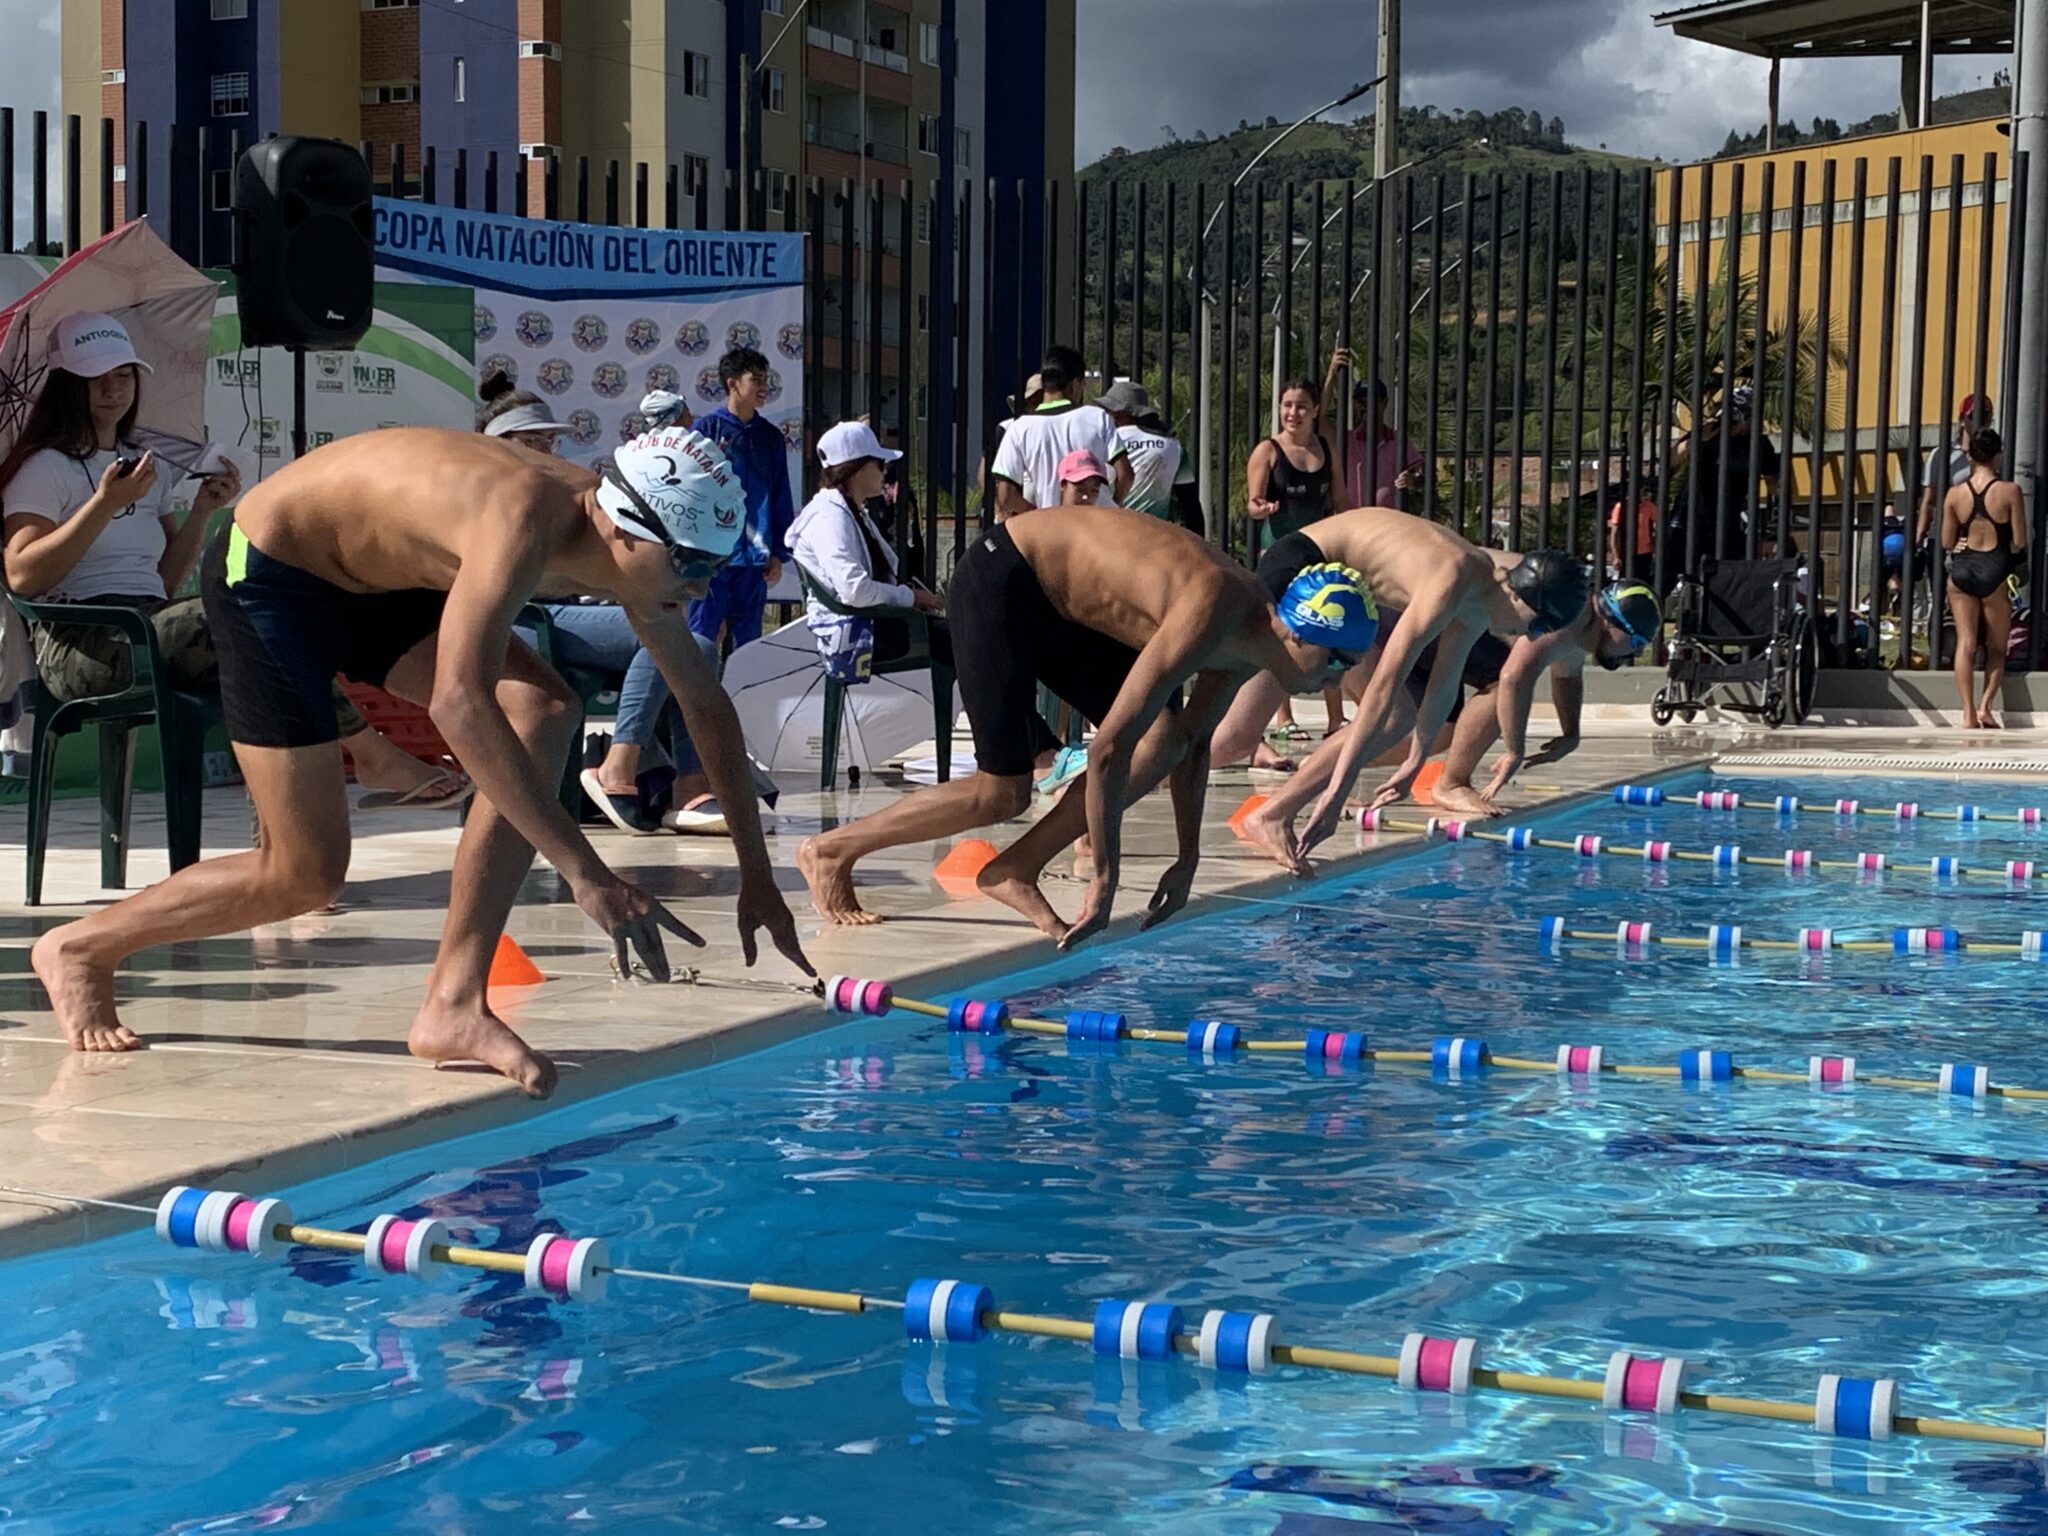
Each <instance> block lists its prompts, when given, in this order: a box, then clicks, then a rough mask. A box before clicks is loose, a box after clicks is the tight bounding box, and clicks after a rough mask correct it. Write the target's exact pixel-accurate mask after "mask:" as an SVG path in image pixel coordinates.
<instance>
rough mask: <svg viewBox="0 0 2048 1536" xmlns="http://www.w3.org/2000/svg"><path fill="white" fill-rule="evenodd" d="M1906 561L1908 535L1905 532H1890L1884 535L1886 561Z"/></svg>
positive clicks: (1891, 563)
mask: <svg viewBox="0 0 2048 1536" xmlns="http://www.w3.org/2000/svg"><path fill="white" fill-rule="evenodd" d="M1905 562H1906V536H1905V534H1903V533H1888V534H1886V535H1885V536H1884V563H1885V564H1886V565H1903V564H1905Z"/></svg>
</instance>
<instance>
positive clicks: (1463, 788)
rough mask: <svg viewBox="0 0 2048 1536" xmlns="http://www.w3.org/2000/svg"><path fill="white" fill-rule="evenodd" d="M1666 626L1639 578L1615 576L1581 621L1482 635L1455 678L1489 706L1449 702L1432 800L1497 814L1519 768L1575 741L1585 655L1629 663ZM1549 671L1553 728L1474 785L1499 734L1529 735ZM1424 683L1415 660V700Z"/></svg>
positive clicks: (1462, 811) (1410, 686) (1611, 664)
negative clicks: (1537, 745)
mask: <svg viewBox="0 0 2048 1536" xmlns="http://www.w3.org/2000/svg"><path fill="white" fill-rule="evenodd" d="M1663 627H1664V611H1663V609H1662V608H1661V607H1660V606H1659V605H1658V602H1657V597H1656V594H1655V593H1653V592H1652V591H1651V590H1650V589H1649V588H1648V587H1646V586H1644V585H1643V584H1642V583H1641V582H1639V581H1616V582H1610V583H1609V584H1608V585H1607V586H1605V587H1602V588H1601V589H1600V590H1599V591H1598V592H1597V593H1595V594H1594V595H1593V601H1592V602H1591V603H1590V604H1589V605H1588V606H1587V609H1586V611H1585V613H1584V614H1583V615H1582V616H1581V617H1580V618H1579V620H1578V622H1576V623H1574V624H1572V625H1570V626H1569V627H1567V628H1565V629H1560V630H1558V631H1557V632H1556V633H1554V634H1548V635H1545V636H1543V637H1542V638H1541V639H1530V638H1528V637H1527V636H1524V637H1523V638H1522V639H1520V640H1517V641H1516V642H1515V643H1514V644H1513V645H1512V646H1509V645H1508V644H1506V643H1505V642H1504V641H1502V640H1500V639H1499V638H1497V637H1496V636H1493V635H1482V636H1480V637H1479V639H1478V640H1477V641H1476V642H1475V643H1474V644H1473V647H1472V650H1471V652H1470V653H1469V654H1468V655H1467V656H1466V658H1465V668H1464V672H1463V674H1462V675H1461V677H1460V682H1461V684H1462V685H1463V686H1464V687H1465V688H1469V689H1471V690H1472V693H1473V695H1474V697H1473V699H1472V701H1471V702H1472V703H1473V704H1474V705H1477V704H1479V703H1480V702H1481V701H1482V700H1483V701H1484V702H1485V704H1486V706H1487V707H1485V708H1467V707H1466V701H1465V700H1464V699H1462V698H1461V699H1459V700H1457V701H1456V702H1455V703H1454V704H1453V705H1452V707H1451V723H1450V728H1449V731H1450V734H1449V740H1448V741H1447V742H1445V743H1444V744H1443V747H1442V750H1443V751H1444V753H1445V757H1444V767H1443V773H1442V774H1441V775H1440V776H1439V777H1438V779H1437V781H1436V787H1435V788H1434V789H1433V790H1431V791H1430V794H1431V797H1432V798H1433V799H1434V800H1435V801H1436V803H1437V805H1438V806H1439V807H1441V808H1442V809H1444V810H1447V811H1455V812H1456V813H1458V814H1459V815H1461V816H1498V815H1500V814H1501V813H1502V809H1503V808H1502V807H1501V806H1500V805H1498V804H1497V803H1496V802H1495V800H1494V797H1495V796H1496V795H1497V794H1499V793H1500V791H1501V789H1502V788H1503V787H1504V786H1505V785H1506V784H1507V783H1508V781H1509V780H1510V779H1512V778H1513V777H1514V776H1515V774H1516V773H1517V772H1519V771H1520V770H1521V769H1522V768H1524V767H1528V766H1533V765H1535V764H1537V763H1554V762H1556V761H1557V760H1558V759H1559V758H1561V757H1564V756H1566V755H1567V754H1568V753H1570V752H1572V751H1574V750H1575V749H1576V748H1577V747H1578V745H1579V716H1580V714H1581V713H1582V712H1583V710H1584V708H1585V702H1586V684H1585V667H1586V662H1587V660H1588V659H1589V658H1590V659H1591V660H1594V661H1597V662H1598V663H1599V664H1600V665H1601V667H1602V668H1604V669H1605V670H1607V671H1610V672H1612V671H1614V670H1615V669H1617V668H1619V667H1623V666H1626V665H1627V664H1628V662H1629V661H1630V659H1631V658H1633V657H1634V656H1635V655H1636V654H1637V653H1638V652H1640V651H1641V650H1642V649H1643V648H1644V647H1645V646H1647V645H1649V644H1650V643H1651V641H1653V640H1655V639H1656V638H1657V635H1658V634H1659V632H1660V631H1662V629H1663ZM1430 659H1431V661H1433V660H1434V658H1433V657H1432V658H1430ZM1546 672H1548V673H1549V674H1550V698H1551V703H1552V704H1553V705H1554V706H1555V707H1556V709H1557V726H1558V733H1557V735H1556V736H1555V737H1553V738H1552V739H1551V740H1549V741H1547V742H1545V743H1544V744H1543V748H1542V750H1541V751H1539V752H1536V753H1534V754H1533V755H1531V756H1530V757H1529V758H1528V760H1527V761H1526V762H1524V761H1523V760H1522V759H1521V758H1519V757H1517V756H1515V755H1514V754H1512V753H1507V752H1503V753H1502V754H1501V757H1500V761H1499V762H1497V763H1496V764H1495V765H1494V771H1493V780H1492V782H1491V783H1489V784H1488V785H1487V787H1486V789H1485V790H1484V791H1483V792H1482V791H1480V790H1478V789H1475V788H1474V787H1473V783H1472V780H1473V777H1474V775H1475V774H1476V773H1477V772H1478V769H1479V762H1480V759H1481V758H1483V757H1485V756H1486V751H1487V749H1488V748H1489V747H1491V746H1492V745H1493V744H1494V742H1495V741H1497V740H1500V739H1501V738H1502V737H1506V738H1507V739H1509V740H1512V741H1521V740H1523V739H1524V738H1525V737H1526V735H1527V732H1528V725H1529V710H1530V708H1531V706H1532V705H1533V704H1534V703H1535V699H1536V682H1537V679H1538V678H1540V677H1542V676H1543V674H1544V673H1546ZM1427 683H1428V671H1427V670H1426V667H1425V665H1424V664H1422V663H1418V664H1417V665H1416V666H1415V667H1414V668H1413V669H1412V670H1411V671H1410V672H1409V674H1408V683H1407V691H1408V694H1409V697H1410V698H1412V699H1414V700H1416V701H1418V703H1419V701H1420V700H1421V698H1422V695H1423V692H1424V691H1425V689H1426V687H1427ZM1440 739H1441V738H1440Z"/></svg>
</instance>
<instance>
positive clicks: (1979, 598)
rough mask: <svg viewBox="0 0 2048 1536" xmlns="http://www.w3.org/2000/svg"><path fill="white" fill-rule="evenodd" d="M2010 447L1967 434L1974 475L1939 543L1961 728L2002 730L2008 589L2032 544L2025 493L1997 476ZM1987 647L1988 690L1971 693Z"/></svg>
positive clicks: (1952, 493)
mask: <svg viewBox="0 0 2048 1536" xmlns="http://www.w3.org/2000/svg"><path fill="white" fill-rule="evenodd" d="M2004 449H2005V444H2004V443H2002V442H2001V441H2000V440H1999V437H1998V434H1997V433H1996V432H1994V431H1992V430H1991V428H1989V427H1987V426H1982V425H1979V426H1977V427H1975V428H1974V429H1973V430H1972V431H1971V433H1970V473H1969V475H1968V477H1967V478H1966V479H1965V480H1964V481H1963V483H1962V484H1961V485H1955V486H1950V487H1949V491H1948V495H1947V496H1945V497H1944V498H1943V499H1942V503H1941V543H1942V547H1943V548H1944V549H1946V550H1948V551H1949V557H1948V601H1949V608H1950V610H1951V611H1952V612H1953V613H1954V614H1955V620H1956V691H1957V692H1958V693H1959V694H1961V695H1962V699H1963V729H1964V730H1966V731H1974V730H1978V729H1980V728H1981V729H1984V730H1994V731H1995V730H1997V729H1999V724H2000V722H1999V719H1998V717H1997V716H1996V715H1994V714H1993V713H1992V712H1991V706H1992V704H1993V703H1994V702H1997V701H1998V695H1999V691H2000V690H2001V689H2002V688H2003V687H2004V686H2005V645H2006V641H2007V640H2008V639H2009V638H2010V637H2011V635H2012V591H2011V588H2009V587H2008V586H2007V585H2006V582H2007V580H2008V578H2010V577H2011V575H2012V573H2013V572H2014V571H2016V570H2023V569H2025V566H2026V562H2025V561H2024V559H2022V558H2021V556H2022V552H2023V551H2024V550H2025V549H2026V547H2027V506H2026V501H2025V500H2024V498H2022V497H2021V495H2020V488H2019V487H2018V486H2016V485H2014V484H2013V483H2012V482H2011V481H2010V480H2004V479H2001V478H2000V477H1999V474H1998V456H1999V454H2000V453H2002V452H2003V451H2004ZM1980 641H1981V643H1982V645H1983V648H1984V691H1983V692H1982V693H1981V694H1980V693H1974V692H1972V689H1971V684H1972V682H1973V680H1974V678H1975V674H1976V661H1977V647H1978V645H1979V643H1980Z"/></svg>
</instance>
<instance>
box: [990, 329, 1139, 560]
mask: <svg viewBox="0 0 2048 1536" xmlns="http://www.w3.org/2000/svg"><path fill="white" fill-rule="evenodd" d="M1083 371H1084V370H1083V365H1082V362H1081V354H1080V353H1078V352H1076V351H1075V350H1074V349H1073V348H1072V347H1052V348H1050V349H1048V350H1047V352H1046V354H1045V362H1044V364H1043V365H1042V366H1041V367H1040V368H1039V370H1038V376H1039V379H1040V382H1041V383H1042V384H1043V386H1044V389H1045V398H1044V399H1043V400H1042V401H1040V402H1039V404H1038V407H1037V409H1035V410H1032V411H1029V412H1026V413H1025V414H1023V415H1021V416H1019V417H1018V418H1017V419H1016V420H1015V421H1013V422H1011V423H1010V426H1009V430H1007V431H1006V432H1004V433H1003V441H1002V445H1001V446H1000V447H999V448H997V449H996V458H995V463H993V464H992V465H990V466H989V476H990V479H991V480H992V481H993V482H994V485H995V492H996V521H997V522H1003V521H1005V520H1006V519H1008V518H1011V517H1014V516H1016V515H1017V514H1018V513H1019V512H1028V511H1030V510H1031V509H1032V508H1033V507H1044V506H1051V505H1053V504H1054V503H1055V502H1057V501H1058V500H1059V485H1060V477H1059V468H1060V462H1061V461H1062V460H1063V459H1065V458H1066V456H1067V455H1068V454H1070V453H1073V452H1075V451H1076V450H1077V449H1078V450H1083V451H1085V452H1088V453H1092V454H1094V455H1095V457H1096V458H1098V459H1100V460H1101V461H1102V462H1103V463H1104V464H1107V465H1109V466H1110V470H1111V473H1112V474H1113V475H1114V477H1115V487H1116V499H1117V501H1118V503H1119V504H1121V503H1122V501H1123V499H1124V495H1125V493H1126V492H1128V491H1129V490H1130V488H1131V466H1130V464H1129V462H1128V460H1127V457H1126V455H1125V452H1124V449H1123V447H1122V445H1120V444H1119V443H1118V442H1117V440H1116V423H1115V422H1113V421H1111V420H1110V418H1109V412H1107V411H1105V410H1103V409H1102V408H1101V407H1100V406H1096V405H1083V404H1081V402H1080V395H1081V377H1082V373H1083Z"/></svg>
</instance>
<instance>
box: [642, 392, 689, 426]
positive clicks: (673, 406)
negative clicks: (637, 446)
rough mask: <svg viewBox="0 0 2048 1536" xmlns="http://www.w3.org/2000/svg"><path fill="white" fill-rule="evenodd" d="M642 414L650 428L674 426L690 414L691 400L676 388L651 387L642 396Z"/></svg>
mask: <svg viewBox="0 0 2048 1536" xmlns="http://www.w3.org/2000/svg"><path fill="white" fill-rule="evenodd" d="M640 414H641V415H642V416H645V417H646V418H647V424H648V426H649V427H650V428H652V427H668V426H673V425H675V424H676V423H677V422H679V421H681V420H682V419H683V418H684V417H685V416H688V415H689V414H690V402H689V401H687V400H685V399H684V398H683V397H682V396H681V395H679V394H677V393H676V392H675V391H674V390H669V389H650V390H649V391H647V393H646V394H644V395H642V396H641V397H640Z"/></svg>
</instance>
